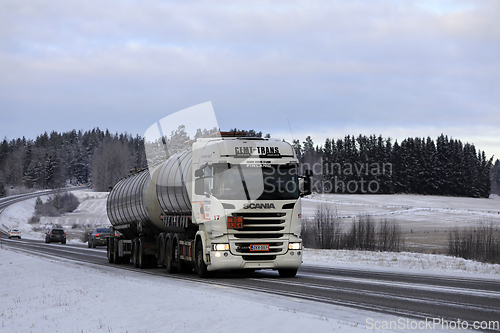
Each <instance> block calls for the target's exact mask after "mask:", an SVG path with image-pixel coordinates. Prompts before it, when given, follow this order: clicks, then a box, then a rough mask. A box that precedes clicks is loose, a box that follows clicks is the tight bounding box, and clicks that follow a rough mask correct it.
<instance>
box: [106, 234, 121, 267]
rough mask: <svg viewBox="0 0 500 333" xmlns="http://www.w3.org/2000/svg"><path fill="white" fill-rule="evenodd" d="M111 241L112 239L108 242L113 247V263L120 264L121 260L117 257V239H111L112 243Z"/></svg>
mask: <svg viewBox="0 0 500 333" xmlns="http://www.w3.org/2000/svg"><path fill="white" fill-rule="evenodd" d="M111 240H112V238H110V239H109V241H110V242H111V244H112V245H113V261H114V262H115V264H121V263H122V262H121V261H122V260H121V259H122V258H120V257H119V256H118V239H113V241H111Z"/></svg>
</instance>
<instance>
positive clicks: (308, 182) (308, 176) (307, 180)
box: [301, 169, 313, 196]
mask: <svg viewBox="0 0 500 333" xmlns="http://www.w3.org/2000/svg"><path fill="white" fill-rule="evenodd" d="M312 176H313V172H312V170H311V169H307V170H306V172H305V176H304V192H302V193H301V195H302V196H306V195H309V194H311V193H312Z"/></svg>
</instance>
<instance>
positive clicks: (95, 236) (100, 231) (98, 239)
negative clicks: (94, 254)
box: [88, 228, 118, 249]
mask: <svg viewBox="0 0 500 333" xmlns="http://www.w3.org/2000/svg"><path fill="white" fill-rule="evenodd" d="M110 236H111V232H110V231H109V228H95V229H94V230H93V231H92V233H91V234H90V235H89V239H88V247H92V248H94V249H95V247H96V246H106V245H107V244H108V240H107V239H108V237H110ZM115 236H117V235H115ZM117 237H118V236H117Z"/></svg>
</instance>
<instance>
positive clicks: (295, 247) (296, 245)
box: [288, 243, 302, 250]
mask: <svg viewBox="0 0 500 333" xmlns="http://www.w3.org/2000/svg"><path fill="white" fill-rule="evenodd" d="M301 248H302V243H288V249H289V250H300V249H301Z"/></svg>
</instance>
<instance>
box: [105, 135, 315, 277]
mask: <svg viewBox="0 0 500 333" xmlns="http://www.w3.org/2000/svg"><path fill="white" fill-rule="evenodd" d="M306 183H310V181H309V179H306ZM306 188H310V187H309V186H306ZM305 192H306V193H301V192H300V190H299V164H298V159H297V156H296V155H295V152H294V149H293V148H292V146H291V145H290V144H289V143H287V142H284V141H280V140H276V139H268V138H239V137H231V138H227V137H226V138H217V139H208V138H203V139H197V140H196V141H195V142H194V143H193V144H192V147H191V149H189V150H186V151H184V152H180V153H177V154H175V155H173V156H171V157H170V158H169V159H168V160H166V161H165V162H163V163H161V164H159V165H157V166H155V167H151V168H149V169H144V170H142V171H140V172H136V173H133V174H131V175H129V176H127V177H125V178H123V179H121V180H120V181H119V182H118V183H117V184H116V185H115V186H114V187H113V189H112V190H111V192H110V194H109V196H108V199H107V214H108V217H109V220H110V222H111V224H112V226H113V227H112V228H114V230H116V231H119V233H120V236H119V237H112V238H109V240H108V246H107V253H108V260H109V262H110V263H113V262H114V263H116V264H120V263H128V262H129V261H130V260H132V262H133V264H134V265H135V267H140V268H147V267H157V266H162V267H166V269H167V271H168V272H175V271H190V270H191V269H193V268H194V269H195V271H196V272H197V273H198V275H199V276H200V277H206V276H207V275H209V274H210V273H211V272H213V271H218V270H259V269H274V270H278V272H279V274H280V276H284V277H291V276H295V274H296V272H297V269H298V268H299V266H300V264H301V263H302V241H301V238H300V230H301V217H302V212H301V202H300V196H301V194H307V193H309V192H310V190H307V191H305ZM114 234H115V233H114V232H112V233H111V235H114Z"/></svg>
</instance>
